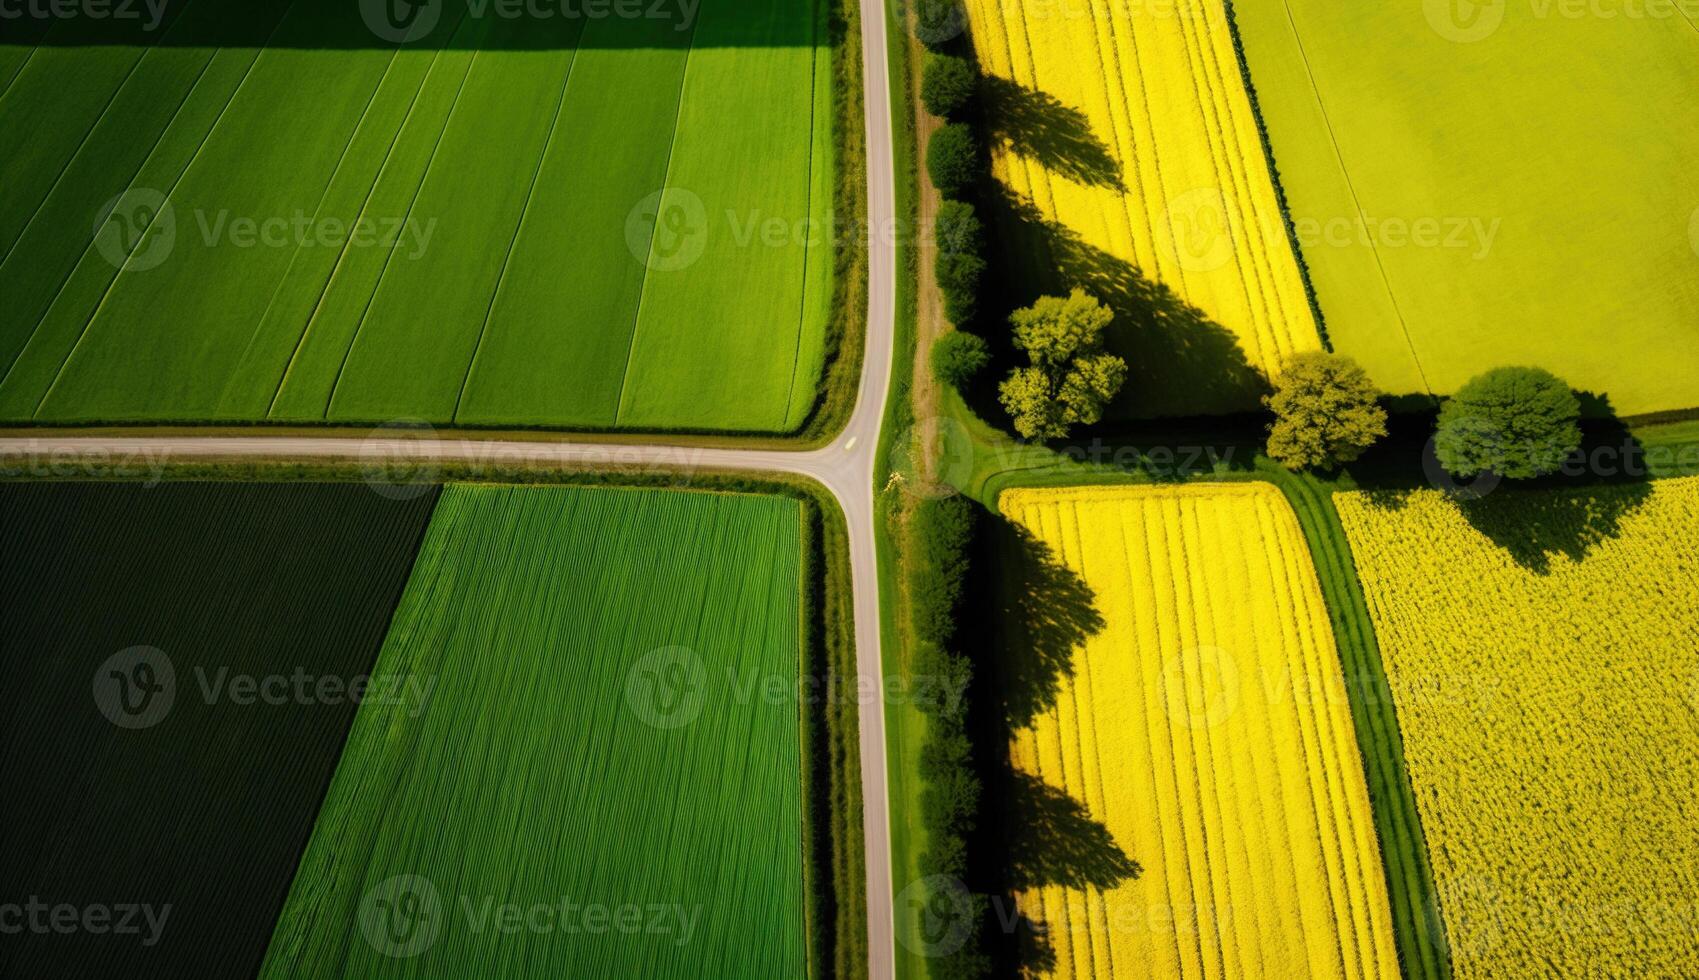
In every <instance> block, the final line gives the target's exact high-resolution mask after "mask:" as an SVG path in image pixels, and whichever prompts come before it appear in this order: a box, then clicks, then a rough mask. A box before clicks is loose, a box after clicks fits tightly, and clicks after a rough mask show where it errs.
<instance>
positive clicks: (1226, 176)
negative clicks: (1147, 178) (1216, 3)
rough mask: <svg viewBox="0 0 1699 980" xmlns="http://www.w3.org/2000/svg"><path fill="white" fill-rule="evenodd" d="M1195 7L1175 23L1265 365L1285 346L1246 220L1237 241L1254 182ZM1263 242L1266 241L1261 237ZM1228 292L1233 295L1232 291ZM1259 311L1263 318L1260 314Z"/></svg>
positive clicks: (1242, 291)
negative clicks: (1245, 169) (1239, 157)
mask: <svg viewBox="0 0 1699 980" xmlns="http://www.w3.org/2000/svg"><path fill="white" fill-rule="evenodd" d="M1189 2H1190V3H1191V6H1187V7H1184V8H1176V13H1175V15H1174V18H1173V19H1174V20H1176V21H1178V22H1179V23H1178V26H1177V28H1176V30H1177V31H1178V33H1179V35H1180V46H1181V47H1182V48H1184V49H1185V52H1186V62H1187V65H1188V67H1190V69H1191V70H1190V71H1189V72H1187V74H1188V75H1190V76H1191V82H1192V93H1193V95H1194V96H1195V98H1196V100H1197V117H1198V119H1199V120H1200V121H1201V122H1202V123H1203V130H1204V137H1203V139H1202V140H1201V141H1200V143H1201V145H1202V146H1203V147H1204V148H1205V149H1206V151H1207V155H1208V157H1209V167H1210V171H1211V172H1212V173H1213V174H1214V177H1215V190H1216V193H1217V194H1219V195H1220V196H1221V204H1222V208H1223V212H1224V213H1223V214H1222V216H1221V220H1222V221H1223V222H1224V223H1226V225H1227V228H1226V234H1227V240H1228V243H1229V244H1230V245H1231V246H1232V249H1233V261H1232V264H1233V266H1234V267H1235V269H1234V271H1235V272H1237V273H1238V274H1237V275H1235V276H1234V277H1233V278H1234V279H1236V280H1237V281H1238V285H1239V293H1240V295H1242V296H1243V297H1244V299H1245V314H1246V319H1247V320H1249V321H1250V328H1251V337H1253V338H1254V339H1255V342H1256V346H1257V348H1258V349H1257V350H1256V352H1255V353H1256V355H1257V359H1258V360H1259V361H1262V360H1266V355H1267V354H1268V353H1269V352H1270V351H1274V352H1278V350H1279V343H1278V342H1277V341H1276V339H1275V336H1274V332H1275V329H1276V327H1275V322H1274V319H1275V318H1274V310H1273V309H1272V304H1271V303H1270V302H1269V299H1268V293H1267V290H1266V289H1265V284H1264V282H1263V276H1262V270H1261V268H1260V267H1259V264H1258V262H1257V256H1256V254H1255V252H1254V250H1253V248H1252V244H1251V242H1252V236H1251V235H1249V234H1247V233H1246V232H1245V231H1244V230H1243V221H1241V231H1240V234H1239V235H1237V236H1235V235H1234V234H1233V225H1232V217H1231V216H1232V215H1233V214H1237V215H1239V216H1240V217H1241V219H1243V218H1244V217H1246V216H1248V215H1249V213H1250V211H1251V210H1252V209H1251V207H1249V205H1250V203H1251V195H1250V193H1249V191H1250V186H1249V183H1248V181H1246V182H1241V181H1240V180H1239V179H1238V178H1239V177H1240V176H1241V175H1240V174H1239V173H1238V172H1236V171H1235V169H1234V167H1233V157H1234V155H1235V153H1234V150H1235V149H1236V148H1235V147H1234V146H1232V145H1230V142H1235V141H1232V140H1230V137H1231V135H1232V134H1231V133H1230V132H1229V131H1228V130H1227V128H1226V127H1225V126H1223V124H1222V118H1223V112H1222V106H1221V105H1220V104H1218V102H1217V96H1218V95H1219V96H1221V97H1222V98H1223V99H1224V98H1225V94H1224V93H1222V92H1220V87H1219V86H1217V85H1216V84H1215V81H1216V80H1215V79H1213V78H1211V77H1210V75H1209V64H1208V61H1207V60H1206V56H1205V53H1204V46H1205V39H1204V38H1202V37H1200V36H1199V34H1198V32H1197V31H1196V30H1193V25H1192V24H1191V23H1190V22H1191V21H1193V20H1198V19H1199V18H1197V17H1194V16H1193V13H1194V12H1198V13H1201V11H1202V8H1201V7H1199V6H1197V5H1196V4H1197V2H1198V0H1189ZM1182 11H1183V12H1182ZM1202 28H1203V30H1204V31H1206V32H1207V31H1208V29H1209V25H1208V24H1202ZM1212 47H1213V46H1212ZM1217 70H1219V68H1218V69H1217ZM1241 162H1242V161H1241ZM1257 237H1258V238H1260V237H1261V236H1260V235H1259V236H1257ZM1241 239H1242V240H1243V241H1242V242H1241V241H1240V240H1241ZM1253 280H1254V282H1253ZM1209 286H1210V292H1211V293H1216V289H1217V284H1216V283H1215V282H1213V281H1212V282H1209ZM1253 287H1254V288H1253ZM1228 291H1231V287H1229V290H1228ZM1217 295H1219V294H1217ZM1259 307H1260V311H1259ZM1259 312H1260V314H1261V315H1260V316H1259V315H1258V314H1259ZM1235 339H1236V340H1237V341H1238V343H1237V346H1238V347H1239V350H1240V353H1242V354H1245V353H1250V352H1248V351H1246V350H1245V349H1244V347H1245V345H1244V342H1243V340H1242V339H1241V338H1237V337H1236V338H1235ZM1246 360H1249V358H1248V357H1247V358H1246ZM1252 367H1253V369H1255V368H1256V367H1257V366H1256V365H1252Z"/></svg>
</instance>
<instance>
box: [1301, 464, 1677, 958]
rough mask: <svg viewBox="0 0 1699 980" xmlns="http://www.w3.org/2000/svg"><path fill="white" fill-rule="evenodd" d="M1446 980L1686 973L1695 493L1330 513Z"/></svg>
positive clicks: (1346, 505) (1396, 502) (1537, 496)
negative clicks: (1385, 694) (1428, 880)
mask: <svg viewBox="0 0 1699 980" xmlns="http://www.w3.org/2000/svg"><path fill="white" fill-rule="evenodd" d="M1334 501H1335V503H1336V504H1337V506H1338V510H1339V515H1340V518H1341V520H1342V521H1343V522H1344V525H1345V529H1346V532H1347V533H1348V534H1349V536H1350V539H1351V547H1352V550H1353V551H1354V552H1355V555H1356V561H1357V567H1358V569H1359V571H1360V574H1361V576H1362V580H1363V586H1364V591H1365V592H1366V593H1367V596H1368V601H1369V607H1370V611H1371V613H1372V615H1373V618H1374V621H1375V628H1376V631H1377V632H1378V634H1379V639H1380V647H1381V651H1382V654H1383V657H1384V659H1385V665H1386V673H1387V679H1388V681H1389V683H1390V686H1391V690H1392V694H1393V698H1394V701H1395V702H1396V705H1397V709H1398V717H1399V723H1400V727H1401V729H1402V731H1403V737H1404V752H1405V757H1406V759H1407V760H1408V764H1409V771H1410V778H1411V780H1412V782H1413V783H1414V785H1415V789H1416V798H1417V801H1418V805H1419V807H1420V809H1421V813H1422V825H1423V828H1424V830H1425V832H1426V835H1427V840H1428V845H1429V849H1430V855H1431V857H1432V863H1433V869H1434V878H1435V885H1436V887H1437V889H1438V899H1439V907H1440V911H1441V913H1442V914H1443V917H1444V921H1445V925H1446V930H1447V933H1448V940H1449V944H1450V948H1451V955H1452V967H1453V973H1454V975H1456V976H1457V977H1459V978H1464V980H1470V978H1477V977H1478V978H1488V977H1509V976H1537V975H1542V976H1543V975H1582V974H1585V975H1588V976H1601V977H1603V976H1610V977H1677V976H1686V975H1689V974H1690V972H1691V968H1692V965H1693V963H1694V962H1696V961H1699V913H1696V909H1699V904H1696V903H1699V810H1696V807H1695V802H1694V794H1693V787H1694V786H1695V785H1699V738H1696V733H1699V641H1696V640H1695V637H1694V624H1695V623H1696V622H1699V478H1691V477H1690V478H1684V479H1677V480H1663V481H1657V482H1655V483H1652V484H1650V485H1631V486H1619V487H1601V488H1596V489H1593V490H1583V491H1576V490H1539V491H1512V490H1500V491H1498V492H1497V493H1495V494H1492V495H1491V496H1489V497H1486V498H1483V499H1481V500H1479V501H1475V502H1472V503H1469V504H1465V505H1463V506H1459V505H1458V504H1457V503H1455V502H1453V501H1452V500H1450V499H1449V498H1447V497H1445V496H1444V495H1442V494H1440V493H1439V492H1437V491H1415V492H1410V493H1405V494H1397V495H1371V494H1366V493H1345V494H1338V495H1336V496H1335V497H1334Z"/></svg>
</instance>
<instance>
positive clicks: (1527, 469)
mask: <svg viewBox="0 0 1699 980" xmlns="http://www.w3.org/2000/svg"><path fill="white" fill-rule="evenodd" d="M1580 416H1581V403H1580V402H1579V401H1578V400H1577V399H1576V397H1575V393H1574V392H1572V391H1570V390H1569V385H1567V384H1565V383H1564V382H1563V380H1562V379H1561V378H1559V377H1557V376H1556V375H1554V374H1552V373H1551V372H1550V371H1546V370H1542V369H1541V368H1533V367H1503V368H1494V369H1493V370H1491V371H1488V372H1486V373H1485V374H1480V375H1476V376H1475V377H1474V378H1472V379H1470V381H1469V383H1468V384H1465V385H1464V386H1463V387H1461V388H1459V389H1457V394H1455V395H1452V396H1451V398H1450V399H1449V400H1447V401H1446V403H1445V405H1444V406H1442V407H1441V408H1440V410H1439V427H1438V430H1437V431H1435V433H1434V455H1435V457H1437V458H1438V459H1439V463H1440V465H1441V466H1443V467H1445V471H1446V472H1447V473H1450V474H1451V475H1452V476H1454V477H1457V478H1458V479H1464V480H1468V479H1473V478H1474V477H1476V476H1477V475H1479V474H1481V473H1495V474H1497V475H1499V476H1503V477H1509V478H1512V479H1522V480H1525V479H1529V478H1531V477H1536V476H1543V475H1545V474H1547V473H1554V472H1556V471H1557V469H1558V467H1560V466H1562V465H1563V461H1564V460H1565V459H1567V458H1569V455H1570V454H1571V453H1573V452H1575V450H1576V449H1578V448H1580V446H1581V427H1580V426H1579V425H1578V424H1577V420H1578V419H1579V418H1580Z"/></svg>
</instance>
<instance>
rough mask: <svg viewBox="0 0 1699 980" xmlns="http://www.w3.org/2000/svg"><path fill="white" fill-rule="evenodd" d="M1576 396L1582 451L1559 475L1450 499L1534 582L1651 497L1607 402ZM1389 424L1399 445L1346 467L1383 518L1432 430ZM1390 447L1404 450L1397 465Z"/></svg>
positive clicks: (1610, 532)
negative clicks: (1399, 432) (1395, 429)
mask: <svg viewBox="0 0 1699 980" xmlns="http://www.w3.org/2000/svg"><path fill="white" fill-rule="evenodd" d="M1579 395H1580V400H1581V403H1582V422H1581V447H1580V448H1579V449H1578V450H1576V452H1575V453H1574V454H1573V455H1571V456H1570V457H1569V459H1568V460H1566V461H1565V462H1564V465H1563V468H1562V469H1561V470H1560V471H1559V472H1557V473H1554V474H1552V475H1550V476H1546V477H1541V478H1539V479H1535V480H1522V481H1510V480H1506V481H1504V482H1502V483H1500V484H1498V485H1497V486H1495V487H1494V488H1493V489H1492V490H1491V491H1490V492H1488V493H1486V494H1485V495H1483V496H1479V497H1461V496H1460V497H1453V498H1452V506H1454V507H1456V508H1457V510H1458V513H1460V514H1461V515H1462V516H1463V518H1464V519H1465V520H1467V521H1468V522H1469V525H1470V526H1471V527H1473V528H1474V529H1475V530H1476V531H1479V532H1480V533H1481V534H1483V535H1485V536H1486V537H1487V538H1488V539H1489V540H1491V541H1492V542H1493V543H1494V544H1496V545H1497V546H1498V547H1500V548H1503V549H1504V550H1505V552H1506V553H1508V554H1509V556H1510V558H1511V559H1512V560H1513V561H1515V562H1516V563H1517V564H1518V565H1520V566H1522V567H1523V568H1525V569H1528V570H1529V571H1531V572H1534V573H1535V574H1539V575H1546V574H1549V573H1550V571H1551V564H1552V560H1553V559H1554V558H1556V557H1558V556H1562V557H1565V558H1568V559H1569V560H1571V561H1577V562H1578V561H1581V560H1583V559H1585V558H1586V557H1587V553H1588V552H1590V551H1591V550H1592V549H1594V548H1595V547H1597V546H1599V545H1600V544H1603V543H1604V542H1606V541H1609V540H1611V539H1613V538H1616V537H1617V536H1619V535H1620V534H1621V533H1622V521H1623V519H1624V518H1626V517H1627V516H1628V515H1630V514H1632V513H1633V512H1634V511H1636V510H1638V509H1639V508H1640V507H1641V506H1642V505H1643V504H1644V503H1645V502H1646V500H1647V498H1648V497H1650V496H1651V494H1652V487H1651V484H1650V483H1649V482H1648V480H1649V476H1650V470H1649V468H1648V466H1647V463H1646V450H1645V447H1644V446H1642V445H1641V444H1640V441H1639V440H1638V439H1636V438H1635V437H1634V433H1633V432H1632V431H1631V430H1630V429H1629V428H1628V426H1627V425H1625V424H1623V422H1622V421H1621V420H1620V419H1619V418H1617V416H1616V414H1615V412H1614V411H1613V410H1612V408H1611V406H1610V398H1609V397H1608V396H1602V395H1594V394H1592V393H1589V392H1581V393H1579ZM1395 421H1396V422H1397V423H1398V424H1400V425H1401V426H1402V427H1403V428H1404V429H1406V430H1408V431H1407V432H1404V433H1403V434H1402V435H1403V438H1401V439H1398V440H1397V441H1396V443H1394V442H1391V441H1389V444H1388V445H1387V446H1384V447H1377V453H1376V457H1377V458H1375V459H1374V460H1373V462H1374V464H1376V465H1373V466H1364V465H1360V464H1359V465H1354V466H1353V467H1352V474H1353V476H1354V477H1356V479H1357V483H1358V485H1359V486H1360V487H1361V488H1363V489H1366V490H1370V491H1372V492H1371V493H1370V496H1369V501H1370V503H1371V504H1373V505H1374V506H1376V507H1378V508H1381V509H1385V510H1401V509H1403V507H1404V505H1405V502H1406V494H1407V492H1408V487H1409V486H1410V485H1411V480H1412V479H1414V478H1416V476H1417V475H1418V474H1419V459H1420V455H1419V454H1420V450H1419V449H1417V448H1416V446H1417V439H1418V438H1420V436H1421V433H1423V432H1431V431H1432V428H1433V425H1434V422H1433V417H1432V415H1431V414H1428V415H1423V416H1420V417H1412V418H1406V419H1395ZM1417 423H1420V424H1419V425H1418V424H1417ZM1395 446H1396V448H1399V449H1401V450H1402V451H1401V452H1400V453H1398V455H1397V456H1396V457H1394V456H1393V454H1392V450H1393V449H1394V448H1395ZM1389 458H1393V459H1397V460H1398V461H1400V462H1401V463H1402V465H1398V466H1392V465H1388V463H1386V462H1385V461H1384V460H1386V459H1389ZM1365 462H1369V460H1367V459H1366V460H1365Z"/></svg>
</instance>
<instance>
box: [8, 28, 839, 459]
mask: <svg viewBox="0 0 1699 980" xmlns="http://www.w3.org/2000/svg"><path fill="white" fill-rule="evenodd" d="M363 6H371V5H362V4H357V3H352V2H348V0H295V2H292V3H291V2H286V0H196V2H194V3H189V4H169V5H167V6H166V12H165V17H166V19H165V21H164V22H163V23H162V24H161V26H160V28H159V29H158V30H155V31H151V32H149V31H143V30H141V29H140V28H139V27H137V26H136V25H135V23H134V22H120V21H115V20H101V21H94V20H74V21H61V22H55V23H53V24H52V25H51V27H49V28H46V29H45V30H44V29H43V28H42V26H41V22H39V21H30V20H26V21H23V22H21V26H20V27H19V28H18V29H17V30H16V31H14V30H13V27H12V26H11V22H10V21H8V27H7V31H8V34H7V36H6V38H5V39H4V41H3V42H0V132H8V133H25V132H27V133H29V134H30V138H29V139H9V140H6V141H5V142H4V144H3V145H0V185H3V186H5V188H6V192H5V195H4V197H3V199H0V294H4V295H5V296H6V300H7V301H6V303H5V304H4V306H3V308H0V421H8V422H26V421H34V422H48V423H51V422H87V421H124V422H128V421H152V422H165V421H184V422H209V421H218V420H238V421H274V422H336V423H351V424H360V423H374V422H382V421H387V420H391V419H395V418H404V417H405V418H420V419H424V420H427V421H429V422H432V423H433V424H438V425H446V424H460V425H470V426H554V427H567V428H598V429H602V428H639V429H703V430H721V431H762V432H784V431H791V430H794V429H796V428H797V427H798V426H800V425H801V424H802V423H803V422H804V421H805V419H806V418H807V416H808V414H809V412H810V410H811V409H812V408H813V406H814V404H815V401H816V396H817V393H818V389H819V387H820V379H821V375H822V369H823V364H824V360H825V357H826V353H827V352H826V350H825V346H826V333H827V320H828V316H829V307H830V306H831V300H832V295H833V289H834V282H833V280H834V263H833V241H832V236H831V235H830V234H829V233H828V232H827V230H826V227H825V226H826V224H827V223H828V222H829V221H830V217H831V208H832V204H833V201H832V197H833V188H834V187H835V183H836V182H835V175H834V139H835V133H834V131H833V129H834V127H833V125H832V111H831V110H832V106H833V98H834V89H835V85H834V84H833V78H832V47H831V38H830V37H829V31H828V25H827V5H826V4H825V3H823V2H797V0H703V2H702V3H701V4H700V7H699V8H698V7H696V6H695V5H694V4H677V3H675V4H665V5H656V4H650V3H645V4H641V5H639V6H640V7H642V8H643V10H644V11H646V12H648V11H654V10H657V9H658V10H659V11H660V12H661V14H662V15H661V16H643V17H636V18H621V17H617V16H603V17H588V16H584V15H579V16H551V17H528V16H521V17H504V16H498V15H497V14H496V13H495V12H496V11H498V10H502V9H509V8H507V7H506V6H505V5H492V4H468V3H467V2H465V0H447V2H444V3H442V4H439V5H436V6H435V7H434V8H433V9H435V10H437V11H438V12H439V14H440V16H439V18H438V20H437V22H436V24H435V26H434V27H433V28H432V29H431V31H430V32H429V33H428V34H426V35H425V36H424V37H423V38H422V39H419V40H417V41H412V42H408V43H403V44H399V45H397V44H392V43H386V42H384V41H382V40H380V39H379V38H378V36H377V35H375V34H374V32H373V31H372V30H371V29H370V28H369V27H368V26H367V24H366V22H365V21H364V20H363V18H362V14H361V10H362V8H363ZM542 6H543V7H544V8H546V9H549V10H562V9H564V10H577V9H578V8H579V5H575V4H566V5H547V4H545V5H542ZM622 6H623V5H622ZM686 10H689V11H691V14H689V15H686V14H685V13H684V11H686ZM479 12H481V13H479ZM669 13H670V16H669V15H668V14H669ZM662 188H667V190H666V194H665V196H664V197H658V196H657V195H658V193H659V192H660V191H661V189H662ZM114 199H116V204H112V202H113V201H114ZM656 205H659V206H658V207H657V206H656ZM108 207H111V208H112V210H111V213H110V215H109V216H106V218H105V220H104V221H103V220H102V217H103V215H106V209H107V208H108ZM810 222H811V224H810ZM780 228H782V230H776V229H780Z"/></svg>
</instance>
